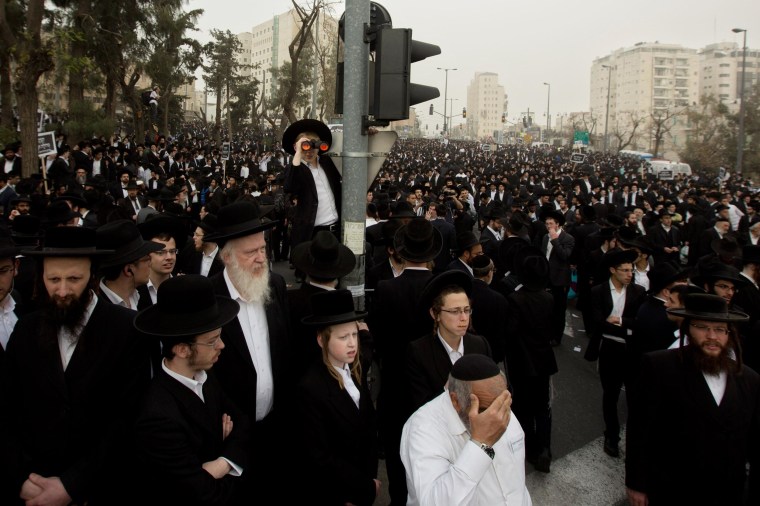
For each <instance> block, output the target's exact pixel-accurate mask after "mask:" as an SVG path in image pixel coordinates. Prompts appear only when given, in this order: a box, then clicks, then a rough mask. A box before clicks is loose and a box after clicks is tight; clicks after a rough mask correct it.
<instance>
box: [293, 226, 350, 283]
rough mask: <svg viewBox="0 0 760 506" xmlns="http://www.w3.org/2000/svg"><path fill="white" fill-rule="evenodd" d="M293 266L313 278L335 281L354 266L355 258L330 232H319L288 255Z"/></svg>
mask: <svg viewBox="0 0 760 506" xmlns="http://www.w3.org/2000/svg"><path fill="white" fill-rule="evenodd" d="M290 259H291V261H292V262H293V265H295V266H296V268H298V269H299V270H301V271H303V272H305V273H306V274H307V275H309V276H311V277H313V278H320V279H337V278H341V277H343V276H345V275H346V274H348V273H349V272H351V271H352V270H354V267H355V266H356V256H355V255H354V252H353V251H351V249H350V248H349V247H347V246H344V245H343V244H341V243H339V242H338V239H336V238H335V235H333V234H332V233H331V232H328V231H327V230H321V231H319V232H317V233H316V234H315V235H314V238H313V239H312V240H311V241H306V242H302V243H300V244H298V245H297V246H296V247H295V248H293V251H292V253H291V255H290Z"/></svg>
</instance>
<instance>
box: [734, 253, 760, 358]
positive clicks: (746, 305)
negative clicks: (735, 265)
mask: <svg viewBox="0 0 760 506" xmlns="http://www.w3.org/2000/svg"><path fill="white" fill-rule="evenodd" d="M742 265H743V267H742V272H741V276H742V277H743V278H744V279H745V280H746V282H745V283H744V285H743V286H742V287H741V288H740V289H739V291H738V292H737V293H736V294H735V295H734V297H733V299H732V302H733V303H734V304H736V305H737V306H739V307H741V308H742V310H743V311H746V312H747V314H749V320H748V321H747V322H745V323H742V324H741V325H740V326H739V330H740V332H741V335H742V346H743V349H744V362H745V363H746V364H747V365H748V366H749V367H751V368H753V369H754V370H755V371H758V370H760V288H758V286H759V285H760V246H753V245H748V246H744V248H742Z"/></svg>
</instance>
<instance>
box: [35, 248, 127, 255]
mask: <svg viewBox="0 0 760 506" xmlns="http://www.w3.org/2000/svg"><path fill="white" fill-rule="evenodd" d="M113 252H114V250H112V249H95V248H45V247H43V248H38V249H31V250H22V251H21V254H22V255H24V256H28V257H103V256H106V255H110V254H112V253H113Z"/></svg>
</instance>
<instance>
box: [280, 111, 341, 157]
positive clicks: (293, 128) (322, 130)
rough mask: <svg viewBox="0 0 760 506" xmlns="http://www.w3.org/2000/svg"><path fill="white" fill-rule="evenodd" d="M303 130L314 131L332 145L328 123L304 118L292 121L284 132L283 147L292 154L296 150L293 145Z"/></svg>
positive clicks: (322, 139)
mask: <svg viewBox="0 0 760 506" xmlns="http://www.w3.org/2000/svg"><path fill="white" fill-rule="evenodd" d="M302 132H314V133H315V134H317V135H318V136H319V139H320V140H321V141H324V142H326V143H327V144H328V145H330V146H332V132H330V128H329V127H328V126H327V125H325V124H324V123H322V122H321V121H318V120H316V119H302V120H299V121H296V122H295V123H291V124H290V126H289V127H288V128H287V129H285V133H283V134H282V149H284V150H285V151H287V152H288V153H290V154H291V155H295V154H296V151H295V149H294V148H293V146H294V145H295V143H296V139H297V138H298V135H299V134H301V133H302Z"/></svg>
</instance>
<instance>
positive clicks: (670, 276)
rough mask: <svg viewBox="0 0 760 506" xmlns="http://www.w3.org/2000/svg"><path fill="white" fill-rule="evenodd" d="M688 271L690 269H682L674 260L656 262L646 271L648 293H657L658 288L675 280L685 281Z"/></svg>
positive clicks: (660, 288)
mask: <svg viewBox="0 0 760 506" xmlns="http://www.w3.org/2000/svg"><path fill="white" fill-rule="evenodd" d="M690 273H691V269H683V268H682V267H681V266H680V265H678V264H677V263H675V262H657V263H655V264H654V265H653V266H652V268H651V269H649V272H647V278H649V293H650V294H657V293H659V292H660V290H662V289H663V288H665V287H666V286H668V285H670V284H672V283H675V282H676V281H679V280H683V281H686V280H687V279H688V278H689V274H690Z"/></svg>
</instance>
